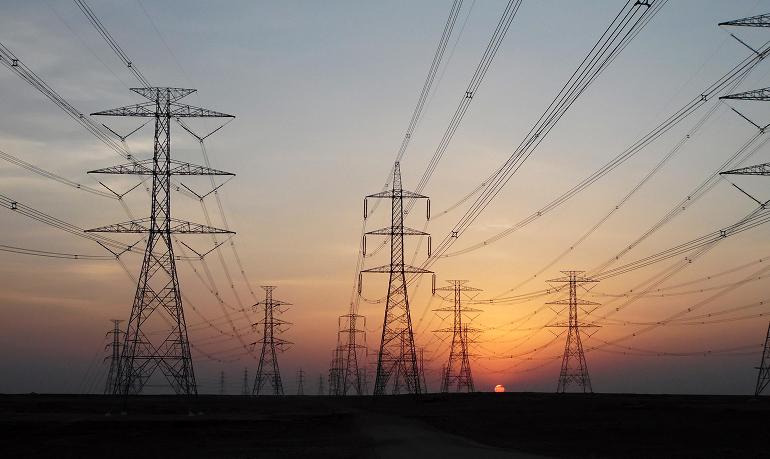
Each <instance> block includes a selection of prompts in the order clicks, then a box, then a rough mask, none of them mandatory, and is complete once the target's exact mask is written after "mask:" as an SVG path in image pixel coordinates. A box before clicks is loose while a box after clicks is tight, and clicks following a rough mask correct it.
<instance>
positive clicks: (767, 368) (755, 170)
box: [719, 15, 770, 397]
mask: <svg viewBox="0 0 770 459" xmlns="http://www.w3.org/2000/svg"><path fill="white" fill-rule="evenodd" d="M762 16H769V17H770V15H762ZM756 17H759V16H756ZM748 19H754V18H747V19H745V20H748ZM763 20H765V21H767V23H768V24H770V19H768V18H764V19H763ZM720 25H721V24H720ZM736 25H737V24H736ZM740 25H744V24H740ZM769 26H770V25H769ZM764 27H768V26H764ZM720 99H734V100H764V101H770V88H763V89H755V90H753V91H746V92H741V93H737V94H731V95H729V96H724V97H720ZM719 175H764V176H768V175H770V163H763V164H757V165H755V166H748V167H742V168H740V169H733V170H729V171H725V172H720V174H719ZM736 188H737V186H736ZM738 189H739V190H740V188H738ZM741 191H742V192H743V193H746V192H745V191H743V190H741ZM749 197H751V196H749ZM751 199H754V198H753V197H751ZM754 200H755V201H756V199H754ZM757 203H758V204H759V205H760V206H762V207H764V206H765V205H766V204H767V203H761V202H759V201H757ZM757 369H758V370H759V375H758V376H757V385H756V387H755V389H754V396H755V397H758V396H759V394H761V393H762V391H763V390H765V387H767V384H768V383H770V325H768V328H767V335H765V346H764V349H763V350H762V361H761V362H760V364H759V367H757Z"/></svg>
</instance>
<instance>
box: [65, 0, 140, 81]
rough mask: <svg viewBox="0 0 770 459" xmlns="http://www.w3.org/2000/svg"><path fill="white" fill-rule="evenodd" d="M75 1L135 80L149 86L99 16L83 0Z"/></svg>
mask: <svg viewBox="0 0 770 459" xmlns="http://www.w3.org/2000/svg"><path fill="white" fill-rule="evenodd" d="M75 3H77V5H78V7H79V8H80V11H82V12H83V14H85V15H86V17H87V18H88V20H89V21H90V22H91V24H92V25H93V26H94V28H96V30H97V32H99V34H100V35H101V36H102V38H104V40H105V41H106V42H107V44H108V45H109V46H110V48H112V50H113V51H114V52H115V54H117V55H118V57H119V58H120V59H121V60H122V61H123V64H125V66H126V67H127V68H128V70H130V71H131V73H133V74H134V76H135V77H136V79H137V80H139V82H140V83H142V85H143V86H144V87H145V88H149V87H150V82H149V81H147V79H146V78H145V77H144V75H142V73H141V72H140V71H139V70H138V69H137V68H136V66H135V65H134V63H133V62H131V59H129V58H128V55H126V53H124V52H123V50H122V49H121V48H120V45H118V43H117V42H116V41H115V39H113V38H112V35H110V33H109V32H108V31H107V29H106V28H105V27H104V25H103V24H102V23H101V21H99V18H97V17H96V15H95V14H94V12H93V11H91V8H89V7H88V5H87V4H86V2H85V1H83V0H75Z"/></svg>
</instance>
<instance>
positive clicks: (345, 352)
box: [337, 308, 368, 395]
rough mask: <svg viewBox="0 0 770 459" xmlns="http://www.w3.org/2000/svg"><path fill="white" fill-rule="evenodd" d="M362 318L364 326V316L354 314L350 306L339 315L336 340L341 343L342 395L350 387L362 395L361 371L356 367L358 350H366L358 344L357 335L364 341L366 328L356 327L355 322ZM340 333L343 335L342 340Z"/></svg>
mask: <svg viewBox="0 0 770 459" xmlns="http://www.w3.org/2000/svg"><path fill="white" fill-rule="evenodd" d="M359 320H363V323H364V326H366V318H365V317H364V316H362V315H359V314H356V313H354V312H353V308H351V312H349V313H348V314H345V315H344V316H340V318H339V327H340V331H339V333H338V335H339V336H338V338H337V340H338V341H339V342H341V343H344V344H342V355H341V358H342V359H343V360H342V362H341V363H342V368H341V369H340V378H341V381H340V386H341V388H342V395H348V391H349V390H351V389H355V390H356V395H363V394H364V393H363V388H362V386H361V373H360V371H359V367H358V353H359V352H360V350H363V351H364V352H366V351H367V349H368V348H367V347H366V345H364V344H358V343H359V340H358V335H362V338H363V339H362V340H361V341H362V342H366V330H364V329H359V328H357V325H356V324H357V322H358V321H359ZM342 335H344V336H345V338H344V340H343V339H342Z"/></svg>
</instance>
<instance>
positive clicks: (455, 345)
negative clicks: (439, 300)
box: [434, 280, 481, 393]
mask: <svg viewBox="0 0 770 459" xmlns="http://www.w3.org/2000/svg"><path fill="white" fill-rule="evenodd" d="M447 282H448V283H449V285H448V286H445V287H439V288H437V289H436V291H446V292H452V301H453V303H454V304H453V306H452V307H445V308H438V309H434V311H435V312H450V313H452V317H453V322H452V328H442V329H439V330H434V332H435V333H452V344H451V346H450V348H449V359H448V361H447V364H446V366H445V367H444V375H442V378H441V392H442V393H447V392H449V390H450V388H451V387H452V386H456V392H463V391H464V392H474V391H475V389H474V386H473V375H472V373H471V363H470V353H469V349H468V347H469V344H470V343H469V339H468V333H476V332H478V330H477V329H475V328H471V327H469V326H468V325H466V324H463V315H465V314H468V313H471V312H481V310H480V309H475V308H469V307H468V306H465V305H463V303H462V298H463V295H465V296H466V297H468V293H467V292H480V291H481V290H480V289H477V288H474V287H469V286H467V285H465V284H466V283H467V282H468V281H467V280H448V281H447ZM444 299H445V300H448V298H444Z"/></svg>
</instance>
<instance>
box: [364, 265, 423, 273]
mask: <svg viewBox="0 0 770 459" xmlns="http://www.w3.org/2000/svg"><path fill="white" fill-rule="evenodd" d="M392 271H393V266H391V265H383V266H377V267H376V268H369V269H365V270H363V271H361V272H362V273H390V272H392ZM403 271H404V273H414V274H431V273H432V272H433V271H428V270H427V269H422V268H418V267H417V266H412V265H407V264H405V265H403Z"/></svg>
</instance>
